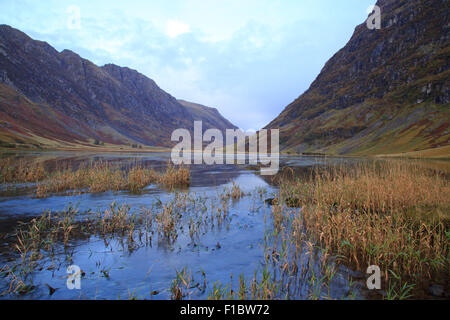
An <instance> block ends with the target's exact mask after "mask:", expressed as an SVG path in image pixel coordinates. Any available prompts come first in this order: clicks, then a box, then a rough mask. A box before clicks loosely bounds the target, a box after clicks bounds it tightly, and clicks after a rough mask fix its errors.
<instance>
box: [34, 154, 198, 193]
mask: <svg viewBox="0 0 450 320" xmlns="http://www.w3.org/2000/svg"><path fill="white" fill-rule="evenodd" d="M152 183H155V184H160V185H162V186H165V187H168V188H169V189H173V188H175V187H186V186H189V184H190V171H189V169H188V168H185V167H177V168H176V167H173V166H172V165H170V164H169V165H168V167H167V169H166V171H164V172H162V173H159V172H156V171H155V170H153V169H149V168H145V167H144V166H142V165H139V164H138V165H135V166H133V167H131V168H130V169H128V170H123V169H121V168H120V167H117V166H114V165H111V164H109V163H108V162H103V161H98V162H94V163H92V164H85V163H83V164H81V165H80V166H79V167H78V168H77V169H71V168H66V169H62V170H55V171H54V172H52V173H51V174H50V175H49V176H48V177H47V178H46V179H45V180H43V181H41V182H40V183H39V184H38V185H37V188H36V196H37V197H46V196H47V195H48V194H50V193H56V192H63V191H68V190H71V191H78V192H105V191H119V190H128V191H130V192H133V193H139V192H141V191H142V190H143V189H144V188H145V187H147V186H148V185H150V184H152Z"/></svg>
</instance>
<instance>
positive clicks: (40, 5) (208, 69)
mask: <svg viewBox="0 0 450 320" xmlns="http://www.w3.org/2000/svg"><path fill="white" fill-rule="evenodd" d="M373 4H375V0H344V1H335V0H333V1H331V0H278V1H275V0H221V1H219V0H218V1H215V0H186V1H182V0H162V1H159V0H147V1H137V0H136V1H132V0H128V1H110V0H105V1H97V0H87V1H57V0H55V1H48V0H42V1H35V0H32V1H21V0H0V24H8V25H11V26H12V27H15V28H18V29H20V30H22V31H23V32H25V33H27V34H28V35H29V36H31V37H32V38H34V39H37V40H42V41H47V42H48V43H49V44H50V45H52V46H53V47H55V48H56V49H57V50H59V51H62V50H63V49H70V50H72V51H75V52H76V53H78V54H80V55H81V56H82V57H83V58H87V59H89V60H91V61H93V62H94V63H96V64H98V65H100V66H101V65H104V64H106V63H114V64H117V65H120V66H127V67H130V68H133V69H136V70H138V71H139V72H141V73H143V74H145V75H146V76H148V77H150V78H152V79H153V80H155V81H156V83H157V84H158V85H159V86H160V87H161V88H162V89H163V90H165V91H167V92H168V93H170V94H171V95H173V96H175V97H176V98H179V99H185V100H188V101H192V102H197V103H201V104H204V105H207V106H211V107H216V108H218V109H219V111H220V112H221V113H222V114H223V115H224V116H225V117H226V118H228V119H229V120H230V121H231V122H233V123H234V124H236V125H237V126H239V127H241V128H242V129H244V130H248V129H254V130H256V129H260V128H261V127H263V126H265V125H266V124H268V123H269V122H270V121H271V120H273V119H274V118H275V117H276V116H278V114H279V113H280V112H281V111H282V110H283V109H284V108H285V107H286V105H288V104H289V103H290V102H292V101H293V100H294V99H295V98H297V97H298V96H299V95H300V94H302V93H303V92H304V91H305V90H306V89H308V87H309V85H310V84H311V82H312V81H313V80H314V79H315V78H316V76H317V75H318V74H319V72H320V70H321V69H322V67H323V66H324V64H325V62H326V61H327V60H328V59H329V58H331V57H332V56H333V54H334V53H336V51H337V50H339V49H340V48H342V47H343V46H344V45H345V44H346V43H347V41H348V40H349V39H350V37H351V35H352V33H353V31H354V28H355V27H356V25H358V24H360V23H363V22H364V21H365V19H366V18H367V16H368V14H367V12H366V10H367V8H368V7H369V5H373ZM78 12H79V13H80V19H79V23H78V19H77V15H78Z"/></svg>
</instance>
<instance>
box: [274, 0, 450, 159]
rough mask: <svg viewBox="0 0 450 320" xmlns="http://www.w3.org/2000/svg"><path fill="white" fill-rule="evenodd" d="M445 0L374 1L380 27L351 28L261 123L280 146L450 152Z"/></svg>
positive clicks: (297, 149) (328, 151) (448, 31)
mask: <svg viewBox="0 0 450 320" xmlns="http://www.w3.org/2000/svg"><path fill="white" fill-rule="evenodd" d="M448 4H449V3H448V1H447V0H379V1H378V2H377V5H378V6H379V7H380V8H381V13H382V29H380V30H369V29H368V28H367V26H366V23H363V24H361V25H359V26H357V27H356V29H355V32H354V34H353V36H352V37H351V39H350V41H349V42H348V43H347V45H346V46H345V47H344V48H343V49H341V50H340V51H339V52H338V53H336V54H335V55H334V56H333V57H332V58H331V59H330V60H329V61H328V62H327V63H326V64H325V66H324V68H323V69H322V71H321V73H320V74H319V76H318V77H317V79H316V80H315V81H314V82H313V83H312V85H311V86H310V88H309V89H308V90H307V91H306V92H305V93H304V94H302V95H301V96H300V97H299V98H297V99H296V100H295V101H294V102H292V103H291V104H290V105H288V106H287V107H286V108H285V110H284V111H283V112H282V113H281V114H280V115H279V116H278V117H277V118H276V119H275V120H273V121H272V122H271V123H270V124H269V125H268V126H267V128H280V143H281V149H282V150H284V151H293V152H304V153H306V152H310V153H313V152H315V153H326V154H353V155H375V154H401V153H404V152H415V151H419V150H426V149H431V148H439V149H437V150H442V152H444V153H446V154H440V155H439V156H442V157H445V156H446V157H450V154H448V150H449V149H448V148H446V147H445V146H448V145H449V144H450V143H449V138H450V133H449V121H450V104H449V103H450V90H449V79H450V71H449V64H450V46H449V35H450V24H449V21H450V20H449V13H450V10H448Z"/></svg>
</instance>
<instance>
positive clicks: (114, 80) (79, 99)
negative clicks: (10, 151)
mask: <svg viewBox="0 0 450 320" xmlns="http://www.w3.org/2000/svg"><path fill="white" fill-rule="evenodd" d="M195 116H196V118H198V117H201V114H195ZM209 117H210V115H209V113H208V114H207V115H206V119H209ZM193 121H194V115H193V114H192V113H191V112H190V111H188V110H187V109H186V108H185V107H184V106H182V105H181V104H180V103H179V102H178V101H177V100H176V99H175V98H174V97H172V96H171V95H170V94H168V93H166V92H164V91H163V90H161V89H160V88H159V87H158V86H157V85H156V83H155V82H154V81H153V80H151V79H149V78H147V77H145V76H144V75H142V74H140V73H139V72H137V71H135V70H131V69H129V68H123V67H118V66H116V65H112V64H108V65H105V66H103V67H98V66H96V65H95V64H93V63H92V62H90V61H89V60H86V59H83V58H81V57H80V56H79V55H77V54H76V53H74V52H72V51H69V50H64V51H62V52H58V51H56V50H55V49H53V48H52V47H51V46H50V45H48V44H47V43H45V42H41V41H35V40H33V39H31V38H30V37H28V36H27V35H26V34H24V33H22V32H21V31H19V30H16V29H14V28H11V27H9V26H6V25H1V26H0V145H3V146H8V145H13V144H16V145H17V144H18V145H21V144H24V143H27V144H31V145H35V146H43V147H45V146H48V145H54V144H55V143H56V145H58V144H59V143H67V142H70V143H78V144H92V143H93V141H95V140H97V141H102V142H106V143H111V144H131V143H139V144H144V145H152V146H170V145H172V143H171V142H170V137H171V133H172V131H173V130H175V129H177V128H188V129H191V128H192V127H193ZM205 127H207V126H205Z"/></svg>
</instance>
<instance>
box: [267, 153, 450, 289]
mask: <svg viewBox="0 0 450 320" xmlns="http://www.w3.org/2000/svg"><path fill="white" fill-rule="evenodd" d="M449 194H450V186H449V181H448V179H447V178H446V176H445V175H443V174H442V173H441V172H438V171H433V170H424V169H423V168H422V167H421V166H419V165H417V164H415V163H411V162H406V161H405V162H403V161H386V162H376V163H362V164H358V165H355V166H345V167H344V166H341V167H331V168H327V169H316V171H315V172H314V173H313V174H311V177H310V179H306V180H305V179H303V180H299V179H293V180H291V181H286V182H285V183H284V184H282V185H281V190H280V198H288V197H295V198H297V199H299V201H300V202H301V203H302V210H301V211H299V212H297V213H296V214H295V215H293V216H292V215H290V214H289V211H288V210H285V209H282V208H281V209H280V208H278V209H277V208H274V211H277V210H278V211H280V212H274V224H275V229H276V230H278V231H277V232H280V233H282V232H284V230H285V229H284V228H283V222H284V220H285V219H290V220H291V221H292V225H293V228H291V229H290V232H289V234H288V235H287V236H286V237H287V238H289V239H291V240H292V239H295V238H298V237H299V236H300V235H301V234H302V233H306V234H307V235H308V237H309V238H310V239H311V240H312V241H313V242H314V243H317V244H319V245H320V246H321V247H322V248H325V249H326V250H327V251H328V252H330V253H331V254H333V255H334V256H337V257H339V258H340V260H341V262H344V263H346V264H349V265H351V266H353V267H354V268H356V269H357V270H365V269H366V268H367V267H368V266H369V265H378V266H379V267H380V268H381V270H383V272H384V281H385V287H384V288H385V289H386V290H388V288H389V292H390V296H391V297H396V298H405V297H409V296H410V294H409V293H412V294H414V293H415V294H419V291H420V290H419V289H420V288H421V287H423V286H421V285H420V284H424V285H426V283H427V282H428V281H434V282H437V283H444V284H445V282H446V281H448V274H449V234H450V233H449V213H450V197H449ZM394 275H395V276H394ZM415 284H419V285H417V286H413V285H415ZM395 288H397V289H398V288H400V291H403V292H404V291H405V290H406V289H408V290H407V293H408V294H406V295H403V294H392V292H394V291H395V290H397V289H395ZM401 288H403V289H401ZM421 289H424V288H421ZM418 290H419V291H418ZM391 291H392V292H391ZM413 291H414V293H413Z"/></svg>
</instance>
